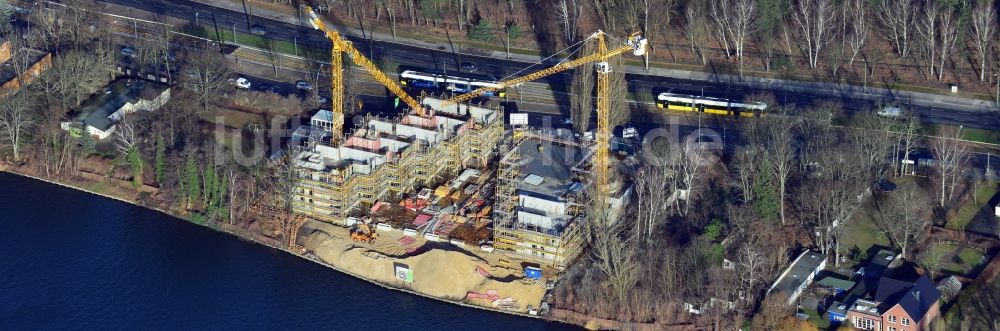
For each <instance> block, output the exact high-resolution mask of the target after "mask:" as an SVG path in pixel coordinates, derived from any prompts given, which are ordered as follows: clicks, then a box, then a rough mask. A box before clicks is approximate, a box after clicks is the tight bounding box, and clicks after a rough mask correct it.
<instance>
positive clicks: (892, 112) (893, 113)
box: [878, 107, 903, 117]
mask: <svg viewBox="0 0 1000 331" xmlns="http://www.w3.org/2000/svg"><path fill="white" fill-rule="evenodd" d="M902 114H903V113H902V110H900V109H899V107H885V108H882V109H879V111H878V115H879V116H885V117H899V116H900V115H902Z"/></svg>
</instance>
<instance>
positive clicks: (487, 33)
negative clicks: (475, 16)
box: [469, 19, 493, 42]
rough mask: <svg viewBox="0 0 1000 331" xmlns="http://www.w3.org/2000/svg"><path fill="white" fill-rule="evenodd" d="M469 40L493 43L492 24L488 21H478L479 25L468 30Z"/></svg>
mask: <svg viewBox="0 0 1000 331" xmlns="http://www.w3.org/2000/svg"><path fill="white" fill-rule="evenodd" d="M469 39H472V40H478V41H486V42H490V41H493V24H491V23H490V20H487V19H481V20H479V24H476V25H475V26H473V27H472V29H469Z"/></svg>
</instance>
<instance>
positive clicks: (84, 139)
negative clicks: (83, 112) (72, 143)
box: [80, 128, 97, 157]
mask: <svg viewBox="0 0 1000 331" xmlns="http://www.w3.org/2000/svg"><path fill="white" fill-rule="evenodd" d="M96 152H97V142H96V141H94V136H92V135H90V133H88V132H87V129H86V128H84V129H83V133H82V134H80V155H81V156H83V157H87V156H90V154H94V153H96Z"/></svg>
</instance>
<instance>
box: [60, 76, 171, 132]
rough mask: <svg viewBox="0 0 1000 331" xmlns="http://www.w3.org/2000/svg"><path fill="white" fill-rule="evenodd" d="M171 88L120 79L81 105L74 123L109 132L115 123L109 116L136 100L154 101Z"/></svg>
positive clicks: (146, 82) (152, 83)
mask: <svg viewBox="0 0 1000 331" xmlns="http://www.w3.org/2000/svg"><path fill="white" fill-rule="evenodd" d="M168 88H169V87H168V86H166V85H163V84H160V83H155V82H148V81H143V80H136V81H129V80H128V79H124V78H123V79H118V80H116V81H114V82H112V83H111V85H108V87H107V89H105V90H104V92H100V91H99V92H97V93H96V94H94V95H93V96H91V97H90V98H89V99H87V100H86V101H84V102H83V104H81V105H80V109H79V110H78V111H77V113H76V115H75V116H74V117H73V121H74V122H82V123H84V124H87V125H90V126H92V127H94V128H97V129H99V130H102V131H103V130H107V129H108V128H110V127H111V126H112V125H114V123H112V121H111V119H110V118H108V116H111V114H113V113H114V112H115V111H117V110H118V109H121V107H122V106H124V105H125V104H126V103H128V102H132V101H134V100H139V99H142V100H153V99H155V98H156V97H157V96H159V95H160V94H161V93H163V91H165V90H166V89H168Z"/></svg>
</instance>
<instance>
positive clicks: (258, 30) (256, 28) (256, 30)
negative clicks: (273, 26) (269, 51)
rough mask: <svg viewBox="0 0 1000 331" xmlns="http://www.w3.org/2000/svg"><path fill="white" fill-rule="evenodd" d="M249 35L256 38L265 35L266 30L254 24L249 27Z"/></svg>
mask: <svg viewBox="0 0 1000 331" xmlns="http://www.w3.org/2000/svg"><path fill="white" fill-rule="evenodd" d="M250 33H251V34H255V35H258V36H263V35H267V29H266V28H264V26H263V25H259V24H254V25H253V26H251V27H250Z"/></svg>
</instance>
